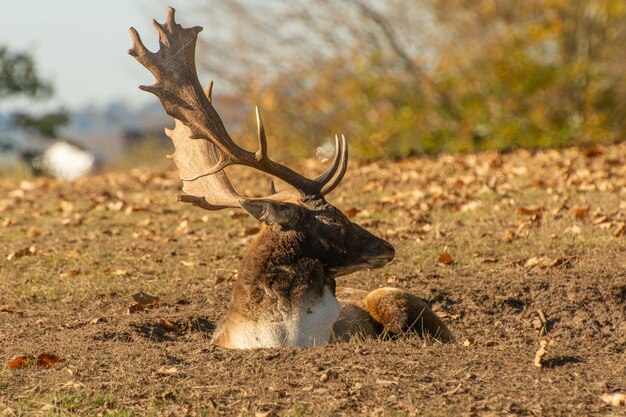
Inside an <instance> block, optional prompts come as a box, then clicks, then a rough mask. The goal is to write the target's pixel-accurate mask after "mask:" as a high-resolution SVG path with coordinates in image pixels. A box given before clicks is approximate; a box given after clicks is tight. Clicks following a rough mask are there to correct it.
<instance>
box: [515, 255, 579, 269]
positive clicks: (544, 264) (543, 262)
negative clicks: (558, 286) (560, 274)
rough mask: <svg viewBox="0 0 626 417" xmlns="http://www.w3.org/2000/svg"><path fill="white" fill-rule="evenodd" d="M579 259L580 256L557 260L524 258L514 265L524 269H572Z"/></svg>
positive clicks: (542, 257)
mask: <svg viewBox="0 0 626 417" xmlns="http://www.w3.org/2000/svg"><path fill="white" fill-rule="evenodd" d="M577 259H578V256H564V257H557V258H550V257H547V256H542V255H540V256H533V257H531V258H524V259H520V260H518V261H515V262H513V265H517V266H523V267H524V268H528V269H531V268H534V267H538V268H541V269H546V268H561V267H570V266H571V265H572V264H573V262H575V261H576V260H577Z"/></svg>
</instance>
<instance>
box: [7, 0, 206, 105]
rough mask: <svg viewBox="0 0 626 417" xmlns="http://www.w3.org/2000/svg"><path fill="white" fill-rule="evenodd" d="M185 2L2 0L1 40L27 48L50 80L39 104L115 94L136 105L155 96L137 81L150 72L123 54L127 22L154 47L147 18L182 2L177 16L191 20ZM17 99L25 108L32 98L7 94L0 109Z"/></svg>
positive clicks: (92, 100) (146, 79)
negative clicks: (49, 92)
mask: <svg viewBox="0 0 626 417" xmlns="http://www.w3.org/2000/svg"><path fill="white" fill-rule="evenodd" d="M187 3H190V2H189V1H187ZM184 4H185V1H183V0H181V1H176V0H169V1H164V0H133V1H129V0H109V1H96V0H91V1H89V0H58V1H53V0H10V1H9V0H5V1H3V4H2V12H1V15H0V44H1V45H6V46H8V47H10V48H11V49H12V50H16V51H18V50H22V51H28V52H30V53H31V54H32V55H33V56H34V57H35V61H36V64H37V68H38V70H39V73H40V74H41V75H42V76H43V77H45V78H46V79H48V80H50V81H51V82H52V83H53V86H54V90H55V94H54V97H53V99H52V100H47V101H46V102H45V104H38V105H37V107H42V108H48V107H53V106H58V105H62V106H64V107H65V108H68V109H76V108H79V107H82V106H85V105H88V104H95V105H99V104H105V103H107V102H109V101H111V100H118V99H119V100H123V101H125V102H128V103H129V104H132V105H140V104H142V103H146V102H148V101H149V100H154V99H153V98H151V97H150V96H149V95H148V94H146V93H145V92H142V91H140V90H139V89H138V88H137V86H138V85H139V84H150V83H151V82H152V80H153V78H152V75H150V73H148V71H147V70H146V69H145V68H143V67H142V66H141V65H139V63H137V62H136V61H135V60H134V59H133V58H132V57H130V56H129V55H128V54H127V50H128V49H129V48H130V45H131V41H130V36H129V34H128V28H129V27H130V26H134V27H135V28H136V29H137V30H138V31H139V33H140V34H141V37H142V39H143V40H144V42H145V43H146V45H147V46H148V48H150V49H151V50H155V49H156V45H157V37H156V33H155V30H154V28H153V27H152V25H151V23H150V22H151V19H152V18H153V17H155V18H156V19H157V20H158V21H163V20H165V16H166V9H167V6H169V5H172V6H174V7H176V6H177V5H181V6H180V7H181V8H182V9H181V10H180V13H178V14H177V20H178V21H179V22H181V23H183V24H189V22H188V19H185V14H184ZM189 6H191V4H189ZM181 14H182V16H180V15H181ZM187 17H188V18H189V17H191V18H193V17H194V16H193V15H188V16H187ZM196 18H197V16H196ZM194 24H195V25H202V23H201V22H198V21H196V22H194ZM16 105H17V106H19V107H20V108H24V107H25V106H31V105H32V103H30V102H27V101H24V100H20V101H18V102H16V101H15V100H6V99H5V100H2V102H0V110H3V109H8V108H11V109H14V108H15V106H16Z"/></svg>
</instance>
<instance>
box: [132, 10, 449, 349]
mask: <svg viewBox="0 0 626 417" xmlns="http://www.w3.org/2000/svg"><path fill="white" fill-rule="evenodd" d="M153 23H154V25H155V27H156V28H157V31H158V32H159V44H160V49H159V51H158V52H156V53H152V52H150V51H148V50H147V49H146V48H145V46H144V45H143V44H142V42H141V40H140V38H139V35H138V34H137V32H136V31H135V30H134V29H133V28H131V36H132V38H133V44H134V45H133V48H132V49H131V50H130V51H129V53H130V54H131V55H133V56H134V57H135V58H136V59H137V60H138V61H139V62H140V63H141V64H142V65H144V66H145V67H146V68H148V69H149V70H150V71H151V72H152V74H153V75H154V76H155V78H156V81H157V82H156V84H154V85H152V86H141V87H140V88H142V89H143V90H146V91H149V92H152V93H154V94H155V95H156V96H157V97H158V98H159V99H160V101H161V103H162V105H163V107H164V109H165V111H166V112H167V113H168V114H169V115H171V116H172V117H174V119H175V121H176V126H175V128H174V129H173V130H167V129H166V133H167V134H168V136H169V137H170V138H171V139H172V141H173V143H174V147H175V152H174V154H173V155H171V158H172V159H173V160H174V162H175V163H176V166H177V168H178V170H179V172H180V175H181V180H182V182H183V192H184V194H182V195H180V196H179V200H180V201H183V202H187V203H191V204H193V205H196V206H198V207H201V208H204V209H207V210H219V209H223V208H227V207H233V208H241V209H243V210H245V211H246V212H248V213H249V214H250V215H251V216H253V217H254V218H256V219H257V220H258V221H260V222H263V223H264V226H263V228H262V229H261V232H260V233H259V234H258V236H257V237H256V239H255V240H254V242H253V243H252V245H251V246H250V248H248V250H247V252H246V254H245V256H244V259H243V262H242V265H241V267H240V269H239V271H240V273H239V278H238V280H237V282H236V283H235V285H234V289H233V297H232V301H231V304H230V307H229V310H228V314H227V315H226V317H225V319H224V320H223V321H222V323H221V324H220V326H219V327H218V329H217V330H216V332H215V335H214V337H213V342H214V343H215V344H217V345H219V346H224V347H228V348H240V349H246V348H259V347H275V346H313V345H320V344H324V343H328V342H329V341H333V340H340V341H346V340H350V339H351V338H352V337H355V336H358V337H363V336H366V337H367V336H372V337H376V336H380V335H383V334H390V335H395V334H403V333H404V332H407V331H417V332H420V333H424V334H428V335H430V336H432V337H435V338H437V339H439V340H441V341H444V342H445V341H450V340H452V334H451V333H450V331H449V330H448V328H447V327H446V325H445V324H444V323H443V322H442V321H441V319H439V317H437V315H436V314H434V313H433V312H432V311H431V310H430V309H429V307H428V305H427V304H426V303H424V302H423V301H422V300H420V299H419V298H417V297H415V296H414V295H412V294H409V293H407V292H406V291H403V290H399V289H395V288H379V289H377V290H374V291H372V292H367V291H361V290H353V289H349V288H336V284H335V279H336V278H337V277H339V276H342V275H348V274H351V273H353V272H356V271H359V270H363V269H368V268H380V267H382V266H384V265H386V264H387V263H388V262H390V261H391V260H392V259H393V258H394V256H395V250H394V248H393V246H392V245H390V244H389V243H388V242H386V241H385V240H383V239H380V238H378V237H376V236H375V235H373V234H371V233H369V232H368V231H366V230H365V229H363V228H362V227H360V226H359V225H357V224H354V223H352V222H351V221H350V220H349V219H348V218H347V217H346V216H345V215H344V214H343V213H342V212H341V211H339V210H338V209H337V208H335V207H334V206H332V205H331V204H329V203H328V202H326V200H325V198H324V196H325V195H327V194H328V193H330V192H331V191H332V190H333V189H335V187H337V185H338V184H339V183H340V182H341V180H342V179H343V176H344V174H345V171H346V169H347V164H348V145H347V142H346V139H345V137H343V136H342V138H341V139H340V138H339V137H337V136H336V137H335V156H334V158H333V162H332V164H331V167H330V168H329V169H328V170H327V171H326V172H325V173H323V174H322V175H320V176H319V177H317V178H315V179H309V178H306V177H303V176H301V175H300V174H298V173H296V172H294V171H292V170H291V169H290V168H288V167H286V166H284V165H281V164H278V163H276V162H274V161H272V160H271V159H269V158H268V156H267V141H266V138H265V129H264V127H263V122H262V120H261V117H260V113H259V111H258V109H257V124H258V127H259V132H258V133H259V150H258V151H257V152H256V153H252V152H249V151H246V150H244V149H242V148H240V147H239V146H238V145H236V144H235V143H234V141H233V140H232V139H231V138H230V136H229V135H228V133H227V131H226V129H225V127H224V125H223V123H222V121H221V119H220V117H219V115H218V114H217V112H216V111H215V109H214V107H213V105H212V104H211V87H212V84H209V87H208V88H207V89H202V87H201V86H200V82H199V81H198V77H197V74H196V69H195V44H196V40H197V36H198V32H200V30H201V28H199V27H194V28H183V27H181V26H180V25H178V24H177V23H176V22H175V20H174V9H172V8H170V9H169V11H168V17H167V20H166V22H165V24H163V25H161V24H159V23H157V22H153ZM235 164H238V165H245V166H248V167H251V168H253V169H257V170H259V171H262V172H265V173H268V174H271V175H273V176H275V177H277V178H280V179H281V180H283V181H285V182H286V183H288V184H289V185H291V186H293V187H294V188H295V189H296V190H297V191H298V193H297V194H292V193H287V192H281V193H272V194H271V195H269V196H267V197H264V198H249V197H245V196H242V195H240V194H238V193H237V192H236V191H235V189H234V187H233V186H232V184H231V183H230V181H229V179H228V177H227V176H226V173H225V172H224V168H225V167H227V166H229V165H235ZM272 188H273V187H272Z"/></svg>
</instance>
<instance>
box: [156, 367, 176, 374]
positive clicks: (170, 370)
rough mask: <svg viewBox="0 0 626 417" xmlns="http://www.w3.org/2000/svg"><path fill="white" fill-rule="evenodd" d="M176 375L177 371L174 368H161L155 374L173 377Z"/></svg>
mask: <svg viewBox="0 0 626 417" xmlns="http://www.w3.org/2000/svg"><path fill="white" fill-rule="evenodd" d="M177 373H178V369H176V367H175V366H171V367H169V368H168V367H165V366H162V367H160V368H159V369H158V370H157V374H159V375H174V374H177Z"/></svg>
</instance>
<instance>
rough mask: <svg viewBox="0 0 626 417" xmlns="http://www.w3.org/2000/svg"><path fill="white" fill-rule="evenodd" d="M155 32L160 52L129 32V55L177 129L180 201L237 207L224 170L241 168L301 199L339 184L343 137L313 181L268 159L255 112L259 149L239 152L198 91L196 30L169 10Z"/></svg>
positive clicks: (205, 94)
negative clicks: (263, 175)
mask: <svg viewBox="0 0 626 417" xmlns="http://www.w3.org/2000/svg"><path fill="white" fill-rule="evenodd" d="M152 23H153V24H154V26H155V27H156V29H157V31H158V33H159V50H158V52H156V53H153V52H150V51H149V50H148V49H147V48H146V47H145V46H144V44H143V43H142V42H141V39H140V37H139V34H138V33H137V31H136V30H135V29H134V28H130V34H131V37H132V39H133V47H132V48H131V49H130V50H129V51H128V53H129V54H130V55H132V56H133V57H135V59H137V61H139V63H141V64H142V65H143V66H144V67H146V68H147V69H148V70H149V71H150V72H151V73H152V74H153V75H154V77H155V79H156V83H155V84H154V85H150V86H144V85H142V86H140V87H139V88H141V89H142V90H144V91H149V92H151V93H153V94H155V95H156V96H157V97H158V98H159V100H160V101H161V104H162V105H163V108H164V109H165V111H166V112H167V114H169V115H170V116H172V117H173V118H174V119H176V126H175V128H174V129H173V130H167V129H166V133H167V135H168V136H169V137H170V138H171V139H172V141H173V143H174V147H175V152H174V154H173V155H171V158H172V159H173V160H174V162H175V163H176V166H177V167H178V170H179V172H180V177H181V180H182V181H183V192H185V193H186V194H185V195H182V196H180V197H179V200H181V201H185V202H188V203H192V204H194V205H197V206H200V207H202V208H205V209H209V210H219V209H222V208H226V207H240V206H241V202H242V200H245V199H246V197H243V196H241V195H240V194H238V193H237V192H236V191H235V189H234V188H233V186H232V184H231V183H230V181H229V179H228V177H227V176H226V173H225V172H224V168H226V167H227V166H229V165H245V166H248V167H251V168H254V169H257V170H259V171H262V172H265V173H267V174H270V175H273V176H275V177H277V178H279V179H281V180H283V181H285V182H286V183H288V184H290V185H291V186H293V187H294V188H295V189H296V190H298V191H299V193H300V195H301V197H305V196H324V195H326V194H328V193H329V192H331V191H332V190H333V189H334V188H335V187H336V186H337V185H338V184H339V182H340V181H341V180H342V178H343V176H344V174H345V171H346V168H347V164H348V146H347V142H346V139H345V137H344V136H343V135H342V137H341V139H339V137H338V136H335V156H334V158H333V162H332V164H331V166H330V168H329V169H328V170H327V171H326V172H325V173H324V174H322V175H320V176H319V177H317V178H315V179H310V178H306V177H304V176H302V175H300V174H298V173H297V172H295V171H293V170H291V169H290V168H288V167H286V166H284V165H281V164H279V163H276V162H274V161H272V160H271V159H269V157H268V156H267V140H266V137H265V129H264V127H263V121H262V119H261V114H260V112H259V109H258V108H257V109H256V119H257V125H258V135H259V150H258V151H257V152H256V153H254V152H249V151H247V150H245V149H243V148H241V147H239V146H238V145H237V144H236V143H235V142H234V141H233V140H232V139H231V137H230V136H229V134H228V132H227V131H226V128H225V127H224V123H223V122H222V120H221V119H220V116H219V115H218V113H217V112H216V111H215V108H214V107H213V105H212V104H211V88H212V83H210V84H209V85H208V86H207V88H206V89H204V90H203V89H202V87H201V85H200V81H199V80H198V75H197V72H196V65H195V50H196V41H197V38H198V33H199V32H200V31H201V30H202V28H201V27H199V26H195V27H192V28H183V27H182V26H181V25H179V24H177V23H176V21H175V20H174V9H173V8H172V7H170V8H169V9H168V14H167V20H166V21H165V24H160V23H158V22H156V21H155V20H153V21H152Z"/></svg>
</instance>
